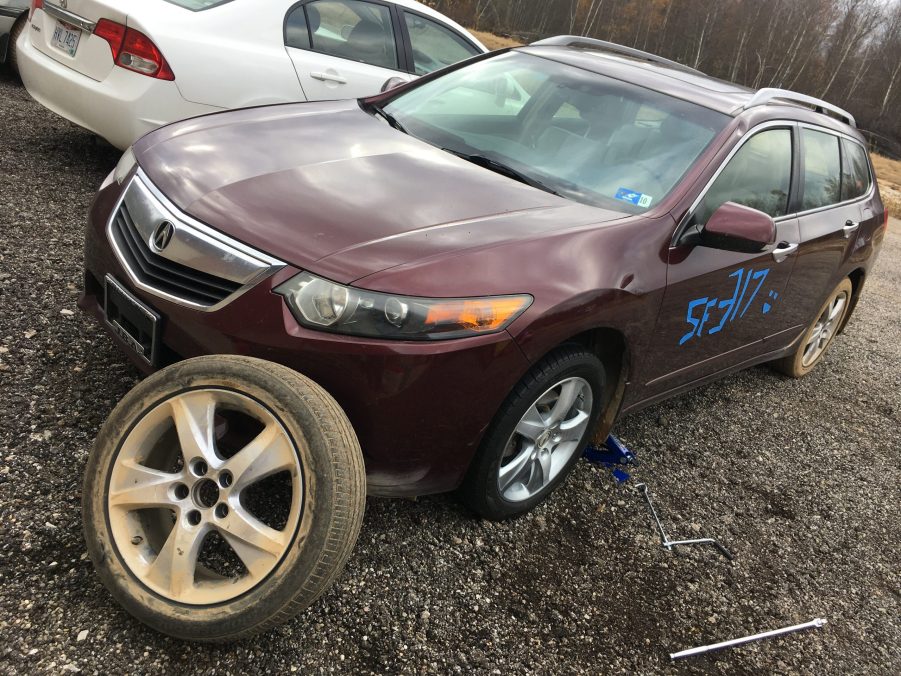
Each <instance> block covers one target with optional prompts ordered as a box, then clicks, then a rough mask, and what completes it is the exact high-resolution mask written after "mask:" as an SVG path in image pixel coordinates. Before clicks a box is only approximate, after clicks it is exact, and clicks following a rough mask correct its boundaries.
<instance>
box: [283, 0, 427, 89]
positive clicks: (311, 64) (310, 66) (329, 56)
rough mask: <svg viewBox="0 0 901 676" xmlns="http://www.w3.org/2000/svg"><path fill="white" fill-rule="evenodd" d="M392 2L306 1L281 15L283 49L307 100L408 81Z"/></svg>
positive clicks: (350, 0)
mask: <svg viewBox="0 0 901 676" xmlns="http://www.w3.org/2000/svg"><path fill="white" fill-rule="evenodd" d="M394 17H395V14H394V12H393V11H392V8H391V5H389V4H387V3H382V2H377V1H374V0H310V1H308V2H301V3H299V4H297V5H294V6H293V7H292V8H291V9H290V10H289V11H288V14H287V16H286V17H285V48H286V49H287V51H288V55H289V56H290V57H291V61H292V62H293V64H294V69H295V70H296V71H297V77H298V79H299V81H300V85H301V87H303V91H304V94H305V96H306V97H307V100H310V101H327V100H333V99H352V98H360V97H363V96H370V95H372V94H378V93H379V92H380V91H381V89H382V86H383V85H384V84H385V83H386V82H387V81H388V80H389V79H390V78H392V77H399V78H401V79H403V80H407V81H409V80H410V79H412V76H411V75H410V74H409V73H407V72H405V59H406V56H405V54H404V50H403V40H402V38H401V33H400V30H399V26H397V24H396V22H395V18H394Z"/></svg>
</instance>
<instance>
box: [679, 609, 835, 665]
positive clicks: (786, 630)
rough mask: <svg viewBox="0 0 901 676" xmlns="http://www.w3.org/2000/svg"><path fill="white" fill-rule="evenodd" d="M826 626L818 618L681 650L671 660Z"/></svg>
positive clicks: (824, 621) (824, 622)
mask: <svg viewBox="0 0 901 676" xmlns="http://www.w3.org/2000/svg"><path fill="white" fill-rule="evenodd" d="M824 624H826V620H825V619H823V618H821V617H818V618H817V619H815V620H811V621H810V622H805V623H804V624H795V625H792V626H791V627H783V628H782V629H773V630H772V631H764V632H761V633H759V634H754V635H753V636H744V637H742V638H734V639H732V640H731V641H723V642H722V643H712V644H711V645H702V646H699V647H697V648H689V649H688V650H680V651H679V652H677V653H670V656H669V658H670V659H671V660H678V659H682V658H683V657H691V656H692V655H703V654H704V653H710V652H713V651H714V650H722V649H723V648H732V647H734V646H737V645H744V644H745V643H750V642H751V641H759V640H761V639H764V638H771V637H773V636H781V635H782V634H790V633H792V632H795V631H801V630H802V629H819V628H820V627H822V626H823V625H824Z"/></svg>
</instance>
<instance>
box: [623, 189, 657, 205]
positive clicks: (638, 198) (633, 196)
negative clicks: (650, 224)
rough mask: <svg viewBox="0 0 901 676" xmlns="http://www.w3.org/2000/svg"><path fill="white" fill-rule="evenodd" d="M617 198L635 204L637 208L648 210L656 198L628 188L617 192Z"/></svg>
mask: <svg viewBox="0 0 901 676" xmlns="http://www.w3.org/2000/svg"><path fill="white" fill-rule="evenodd" d="M615 197H616V199H618V200H622V201H623V202H628V203H629V204H634V205H635V206H638V207H642V208H644V209H647V208H648V207H649V206H651V202H653V201H654V198H653V197H651V196H650V195H644V194H642V193H640V192H638V191H636V190H629V189H628V188H620V189H619V190H617V191H616V195H615Z"/></svg>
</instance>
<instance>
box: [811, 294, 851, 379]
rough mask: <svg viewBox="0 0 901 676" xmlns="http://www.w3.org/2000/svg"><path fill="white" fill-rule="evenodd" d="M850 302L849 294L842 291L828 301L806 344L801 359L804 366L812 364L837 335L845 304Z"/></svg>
mask: <svg viewBox="0 0 901 676" xmlns="http://www.w3.org/2000/svg"><path fill="white" fill-rule="evenodd" d="M847 302H848V294H847V293H846V292H842V293H839V294H837V295H836V296H835V297H834V298H833V299H832V301H831V302H830V303H828V304H827V305H826V307H825V309H824V310H823V312H822V314H821V315H820V317H819V319H817V322H816V324H815V325H814V328H813V332H812V333H811V334H810V338H809V339H808V341H807V344H806V345H805V346H804V356H803V357H802V359H801V364H802V365H803V366H805V367H806V366H810V365H811V364H813V363H814V362H815V361H816V360H817V359H819V357H820V355H821V354H822V353H823V351H824V350H825V349H826V347H827V346H828V345H829V341H830V340H832V337H833V336H834V335H835V332H836V331H837V330H838V328H839V323H840V322H841V319H842V317H843V316H844V309H845V305H846V304H847Z"/></svg>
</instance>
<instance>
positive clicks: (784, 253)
mask: <svg viewBox="0 0 901 676" xmlns="http://www.w3.org/2000/svg"><path fill="white" fill-rule="evenodd" d="M797 250H798V243H797V242H795V243H791V242H779V244H778V245H777V246H776V248H775V249H773V260H775V261H776V262H777V263H781V262H782V261H784V260H785V259H786V258H788V257H789V256H791V255H792V254H793V253H795V251H797Z"/></svg>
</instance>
